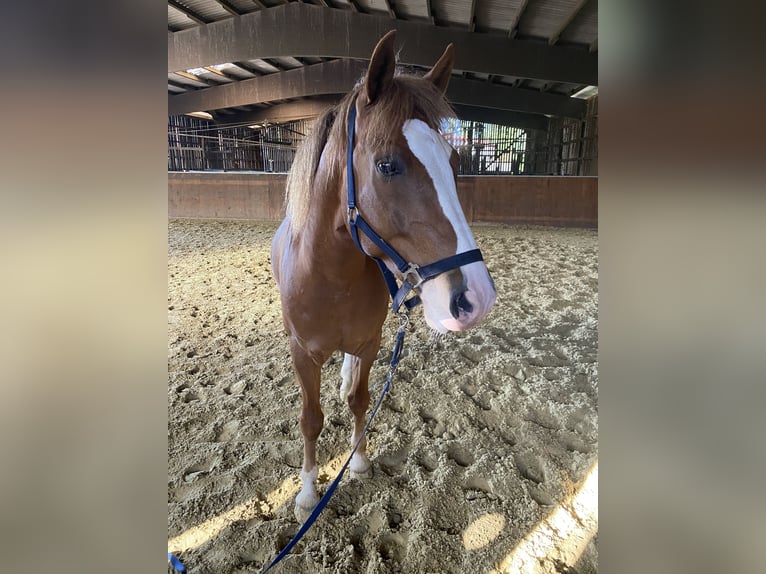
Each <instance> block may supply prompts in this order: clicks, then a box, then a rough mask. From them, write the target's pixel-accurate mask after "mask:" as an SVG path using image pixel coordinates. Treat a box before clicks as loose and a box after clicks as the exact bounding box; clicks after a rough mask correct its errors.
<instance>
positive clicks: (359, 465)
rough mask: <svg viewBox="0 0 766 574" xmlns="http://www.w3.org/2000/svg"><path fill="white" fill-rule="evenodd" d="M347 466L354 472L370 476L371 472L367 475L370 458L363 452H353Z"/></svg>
mask: <svg viewBox="0 0 766 574" xmlns="http://www.w3.org/2000/svg"><path fill="white" fill-rule="evenodd" d="M348 467H349V468H350V469H351V472H353V473H354V474H359V475H362V476H363V477H368V478H369V477H371V476H372V474H371V473H369V475H368V471H369V470H370V459H369V458H367V455H365V454H361V453H359V452H355V453H354V456H352V457H351V462H350V463H349V465H348Z"/></svg>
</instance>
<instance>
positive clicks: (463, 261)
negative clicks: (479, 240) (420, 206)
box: [346, 100, 484, 313]
mask: <svg viewBox="0 0 766 574" xmlns="http://www.w3.org/2000/svg"><path fill="white" fill-rule="evenodd" d="M355 125H356V100H354V101H352V102H351V109H350V111H349V114H348V145H347V148H346V187H347V190H348V225H349V229H350V230H351V238H352V239H353V240H354V243H355V244H356V246H357V247H358V248H359V251H361V252H362V253H364V254H365V255H367V256H368V257H371V258H372V259H374V260H375V263H377V264H378V267H379V268H380V272H381V273H382V274H383V279H385V281H386V286H387V287H388V291H389V293H390V294H391V299H392V305H391V309H392V311H393V312H394V313H398V312H399V308H400V307H401V306H402V305H404V306H405V308H406V309H407V311H409V310H410V309H412V308H413V307H415V306H416V305H418V304H420V302H421V301H420V297H419V296H418V295H415V296H413V297H410V298H409V299H407V300H406V301H405V297H407V295H409V293H410V291H414V290H416V289H419V288H420V286H421V285H422V284H423V283H425V282H426V281H429V280H431V279H433V278H434V277H436V276H437V275H441V274H442V273H445V272H447V271H451V270H452V269H457V268H458V267H462V266H463V265H468V264H469V263H475V262H476V261H483V260H484V258H483V257H482V256H481V251H480V250H478V249H471V250H469V251H464V252H463V253H458V254H456V255H451V256H449V257H445V258H444V259H440V260H439V261H436V262H435V263H431V264H429V265H422V266H419V265H416V264H415V263H410V262H408V261H406V260H405V259H404V258H403V257H402V256H401V255H399V253H397V251H396V249H394V248H393V247H391V246H390V245H389V244H388V243H387V242H386V240H385V239H383V238H382V237H381V236H380V235H378V234H377V233H376V232H375V230H374V229H373V228H372V227H370V224H369V223H367V221H366V220H365V219H364V218H363V217H362V215H361V213H359V208H358V207H357V205H356V185H355V183H354V131H355ZM360 231H361V232H362V233H364V234H365V235H366V236H367V237H368V238H369V239H370V241H372V242H373V243H374V244H375V245H377V246H378V247H379V248H380V249H381V250H382V251H383V253H385V254H386V255H388V257H390V258H391V260H392V261H393V262H394V265H396V268H397V269H398V270H399V272H400V273H401V274H402V279H403V281H402V284H401V286H399V285H398V284H397V282H396V277H394V274H393V273H391V271H390V270H389V269H388V267H386V264H385V263H383V261H382V260H381V259H379V258H377V257H372V255H369V254H368V253H367V252H366V251H365V250H364V249H363V248H362V244H361V242H360V240H359V232H360Z"/></svg>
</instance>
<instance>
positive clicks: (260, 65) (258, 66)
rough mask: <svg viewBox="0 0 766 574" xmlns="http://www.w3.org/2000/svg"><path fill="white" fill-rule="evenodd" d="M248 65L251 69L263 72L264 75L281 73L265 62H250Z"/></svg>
mask: <svg viewBox="0 0 766 574" xmlns="http://www.w3.org/2000/svg"><path fill="white" fill-rule="evenodd" d="M247 63H248V65H249V66H250V67H251V68H253V69H255V70H258V71H259V72H263V73H264V74H274V73H276V72H278V71H279V69H278V68H275V67H274V66H272V65H271V64H269V63H268V62H264V61H263V60H248V61H247Z"/></svg>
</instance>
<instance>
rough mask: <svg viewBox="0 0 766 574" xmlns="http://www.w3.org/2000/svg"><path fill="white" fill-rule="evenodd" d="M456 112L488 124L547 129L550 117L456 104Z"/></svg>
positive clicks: (461, 116) (468, 118)
mask: <svg viewBox="0 0 766 574" xmlns="http://www.w3.org/2000/svg"><path fill="white" fill-rule="evenodd" d="M453 107H454V108H455V113H457V117H459V118H460V119H461V120H473V121H475V122H484V123H487V124H497V125H501V126H513V127H515V128H522V129H528V130H543V131H545V130H547V129H548V118H546V117H545V116H541V115H539V114H525V113H524V112H514V111H512V110H493V109H490V108H481V107H477V106H463V105H456V106H453Z"/></svg>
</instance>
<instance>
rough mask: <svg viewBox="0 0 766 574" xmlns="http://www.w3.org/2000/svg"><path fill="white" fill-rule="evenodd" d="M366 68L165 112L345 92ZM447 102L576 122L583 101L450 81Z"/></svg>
mask: <svg viewBox="0 0 766 574" xmlns="http://www.w3.org/2000/svg"><path fill="white" fill-rule="evenodd" d="M366 69H367V65H366V63H365V62H359V61H352V60H334V61H332V62H326V63H323V64H315V65H313V66H305V67H303V68H296V69H294V70H288V71H286V72H282V73H278V74H268V75H266V76H261V77H259V78H251V79H248V80H241V81H239V82H235V83H231V84H223V85H219V86H216V87H212V88H208V89H203V90H198V91H196V92H189V93H185V94H178V95H177V96H169V97H168V113H169V114H185V113H189V112H196V111H212V110H219V109H222V108H230V107H233V106H244V105H248V104H257V103H263V102H269V101H273V100H280V99H287V98H305V97H311V96H317V95H326V94H345V93H346V92H348V91H349V90H351V89H352V88H353V86H354V84H355V83H356V82H357V80H359V78H360V77H361V76H362V75H363V74H364V72H365V70H366ZM447 99H448V100H449V101H450V102H452V103H453V104H463V105H471V106H480V107H485V108H495V109H501V110H513V111H523V112H528V113H536V114H550V115H555V116H566V117H576V118H580V117H583V116H584V115H585V110H586V103H585V101H583V100H578V99H574V98H570V97H568V96H563V95H558V94H546V93H541V92H537V91H534V90H522V89H518V88H513V87H510V86H504V85H500V84H489V85H488V84H487V83H486V82H484V81H477V80H465V79H463V78H454V77H453V78H452V79H451V80H450V84H449V87H448V88H447Z"/></svg>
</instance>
